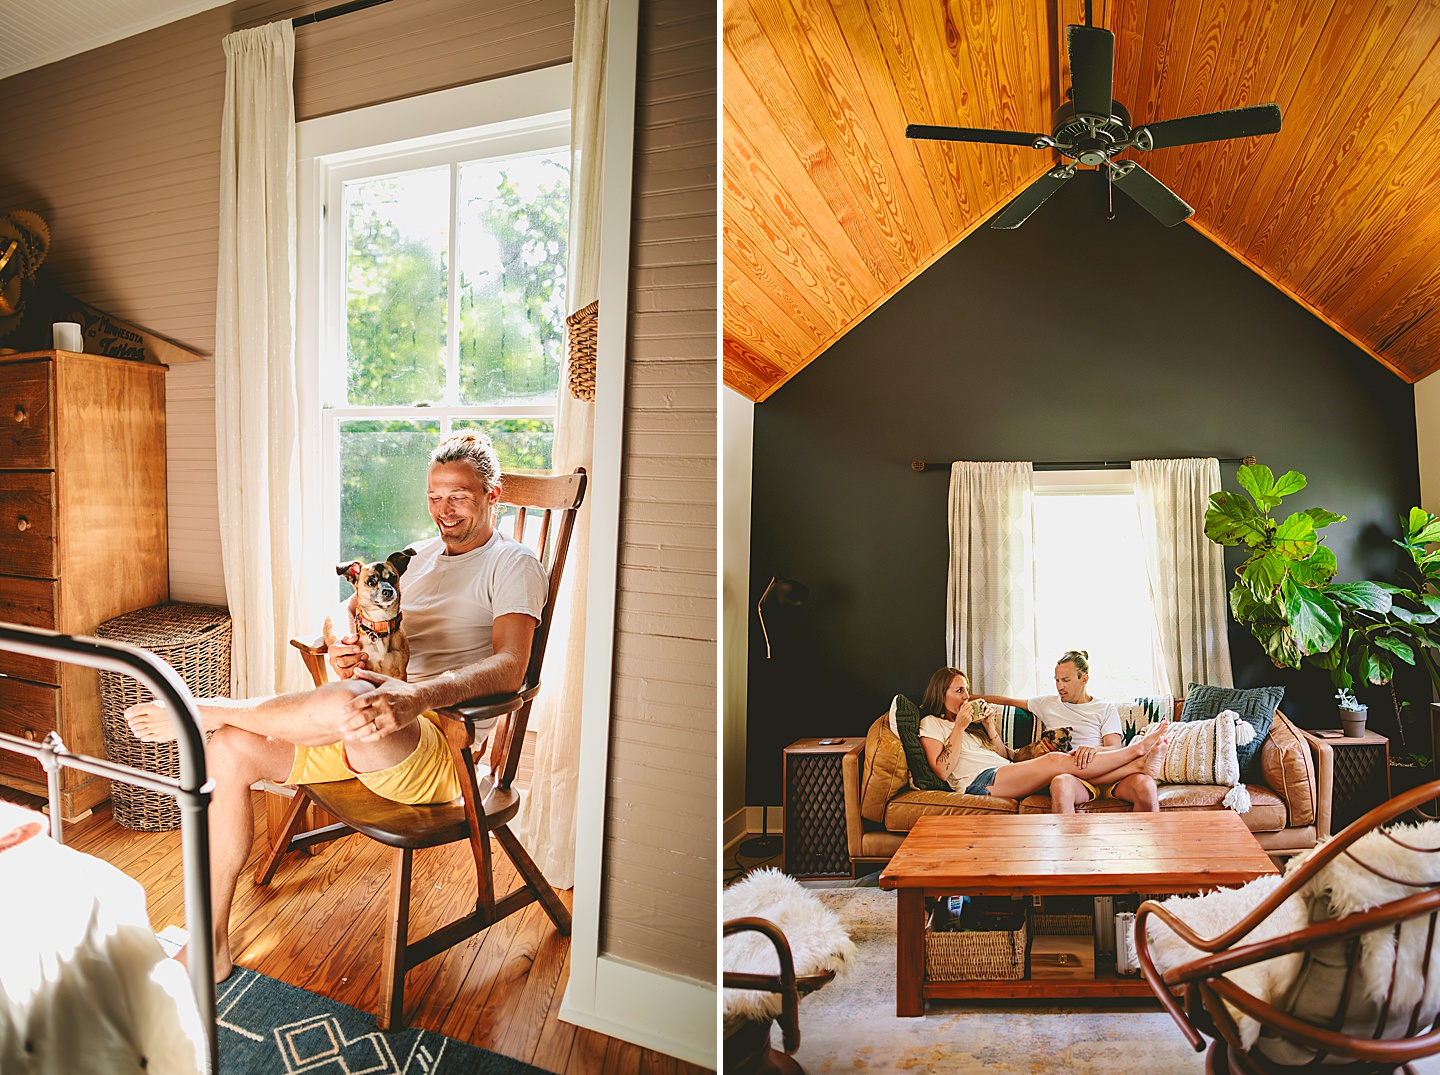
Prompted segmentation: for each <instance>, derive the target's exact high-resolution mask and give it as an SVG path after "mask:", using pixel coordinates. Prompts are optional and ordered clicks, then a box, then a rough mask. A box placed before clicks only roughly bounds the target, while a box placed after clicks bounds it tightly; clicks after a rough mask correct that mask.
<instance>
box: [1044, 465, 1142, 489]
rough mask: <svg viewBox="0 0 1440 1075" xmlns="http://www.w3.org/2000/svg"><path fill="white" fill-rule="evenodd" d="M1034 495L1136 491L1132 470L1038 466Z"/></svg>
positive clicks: (1127, 468)
mask: <svg viewBox="0 0 1440 1075" xmlns="http://www.w3.org/2000/svg"><path fill="white" fill-rule="evenodd" d="M1034 484H1035V495H1036V496H1094V495H1096V494H1105V493H1114V494H1116V495H1119V496H1123V495H1125V494H1127V493H1134V492H1135V472H1134V471H1133V470H1131V469H1130V468H1129V467H1126V468H1125V469H1124V470H1037V471H1035V472H1034Z"/></svg>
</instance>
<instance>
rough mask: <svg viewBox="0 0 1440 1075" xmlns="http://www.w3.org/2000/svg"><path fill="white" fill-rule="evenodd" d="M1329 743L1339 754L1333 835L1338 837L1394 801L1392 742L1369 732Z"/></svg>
mask: <svg viewBox="0 0 1440 1075" xmlns="http://www.w3.org/2000/svg"><path fill="white" fill-rule="evenodd" d="M1325 742H1326V743H1328V744H1329V745H1330V748H1331V749H1332V750H1333V751H1334V752H1335V783H1334V786H1333V787H1332V788H1331V789H1330V796H1331V798H1330V831H1331V832H1332V833H1335V832H1339V831H1340V830H1341V829H1343V828H1344V827H1345V826H1346V825H1348V824H1350V822H1352V821H1354V820H1355V819H1356V818H1357V817H1359V816H1360V815H1362V814H1365V813H1368V812H1369V811H1370V810H1373V809H1374V808H1375V807H1377V806H1379V805H1380V804H1381V803H1383V802H1385V801H1387V800H1388V799H1389V798H1390V740H1388V739H1386V738H1385V736H1383V735H1379V734H1377V733H1376V732H1372V731H1369V730H1368V729H1367V730H1366V732H1365V734H1364V735H1362V736H1359V737H1355V738H1352V737H1349V736H1346V737H1343V738H1339V739H1326V740H1325Z"/></svg>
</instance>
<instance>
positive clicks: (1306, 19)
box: [724, 0, 1440, 401]
mask: <svg viewBox="0 0 1440 1075" xmlns="http://www.w3.org/2000/svg"><path fill="white" fill-rule="evenodd" d="M1082 12H1083V4H1082V2H1081V0H1015V2H1013V3H1012V2H1004V3H1002V2H1000V0H726V2H725V16H724V18H725V26H724V47H725V81H724V87H725V89H724V101H725V195H724V197H725V203H724V232H725V276H724V286H725V316H724V368H725V383H726V384H728V385H730V386H731V387H732V388H734V389H735V390H737V391H739V392H741V393H742V394H744V395H746V396H748V397H749V398H751V399H753V400H757V401H758V400H763V399H765V398H766V397H767V396H768V395H769V394H770V393H772V392H773V391H775V389H776V388H778V387H779V386H780V385H782V384H784V383H785V382H786V381H787V380H789V378H791V377H792V376H794V375H795V374H796V372H798V371H799V370H800V369H801V368H803V367H804V366H805V365H806V364H807V363H809V362H810V361H812V360H813V359H815V358H816V357H817V356H819V355H820V354H821V353H822V352H823V351H824V350H825V349H826V348H827V347H829V346H830V345H831V344H832V343H834V342H835V341H836V340H837V339H838V338H839V337H840V336H842V335H844V333H845V332H847V331H848V330H849V329H850V328H852V327H853V326H854V325H855V324H857V323H858V322H859V321H861V320H863V319H864V317H865V316H866V315H867V314H868V313H870V311H872V310H874V309H875V308H876V307H877V306H878V305H880V304H881V303H882V302H884V301H885V300H886V299H887V298H889V297H890V296H891V295H893V294H894V293H895V292H896V291H897V290H899V289H900V288H901V287H903V286H904V285H905V284H906V283H907V282H908V281H909V280H911V279H913V278H914V277H915V276H916V275H917V274H919V273H920V272H923V271H924V270H925V268H926V267H927V266H929V265H930V264H931V263H932V262H934V261H935V260H936V259H937V258H938V257H940V256H941V255H942V254H944V253H945V252H946V251H947V250H949V249H950V248H951V247H952V246H954V244H955V243H957V242H959V241H960V240H961V239H963V238H964V237H965V236H966V235H968V234H969V233H970V232H971V231H972V230H974V229H975V228H977V227H979V226H981V225H982V224H984V223H985V221H986V219H987V218H988V217H989V216H990V215H991V214H992V213H994V212H995V211H996V210H997V209H999V208H1000V207H1001V206H1002V205H1004V204H1005V203H1006V202H1007V201H1009V200H1010V198H1011V197H1013V196H1014V195H1015V194H1016V193H1018V192H1019V191H1020V190H1021V189H1022V188H1024V187H1025V186H1026V185H1027V184H1028V183H1030V182H1031V181H1032V180H1034V179H1035V178H1036V177H1037V176H1039V175H1040V174H1041V173H1042V172H1044V171H1045V170H1046V169H1047V168H1048V167H1050V165H1051V163H1052V157H1051V156H1050V155H1049V154H1046V153H1042V152H1038V151H1036V150H1033V149H1027V148H1018V147H1010V146H998V145H962V144H949V143H940V142H913V141H909V140H907V139H906V138H905V137H904V131H905V124H906V123H907V122H916V123H937V124H952V125H958V126H969V127H995V128H1005V129H1009V130H1016V131H1034V132H1049V130H1050V114H1051V111H1052V110H1053V108H1054V107H1055V106H1056V104H1057V103H1058V102H1059V100H1060V94H1061V91H1063V89H1064V87H1066V86H1068V85H1069V73H1068V64H1067V63H1066V58H1065V50H1064V46H1063V40H1064V39H1063V26H1064V25H1065V24H1066V23H1079V22H1083V21H1084V19H1083V14H1082ZM1093 12H1094V21H1095V24H1096V25H1097V26H1104V27H1106V28H1107V29H1109V30H1111V31H1113V32H1114V34H1115V36H1116V46H1115V91H1114V95H1115V97H1116V99H1117V100H1119V101H1121V102H1122V103H1123V104H1125V105H1126V106H1127V107H1128V108H1129V109H1130V113H1131V115H1132V117H1133V122H1134V123H1135V124H1136V125H1137V126H1138V125H1140V124H1142V123H1144V122H1147V121H1154V120H1158V119H1173V118H1177V117H1180V116H1187V115H1194V114H1197V113H1203V112H1214V111H1219V110H1221V109H1225V108H1232V107H1237V106H1240V105H1248V104H1263V103H1265V102H1267V101H1277V102H1279V104H1280V107H1281V109H1282V111H1283V114H1284V129H1283V130H1282V131H1281V132H1280V133H1279V134H1276V135H1270V136H1266V137H1260V138H1245V139H1237V140H1232V141H1226V142H1217V143H1209V144H1203V145H1196V146H1182V147H1176V148H1172V149H1163V150H1155V151H1152V152H1150V153H1148V154H1141V153H1133V152H1132V153H1131V154H1129V156H1131V157H1133V158H1135V159H1138V160H1140V161H1142V162H1143V164H1144V165H1145V167H1146V168H1148V169H1149V170H1150V171H1151V172H1153V173H1154V174H1155V175H1156V176H1157V177H1158V178H1159V179H1160V180H1161V181H1163V182H1164V183H1166V184H1167V185H1168V186H1170V187H1171V188H1172V189H1174V190H1175V191H1176V192H1177V193H1178V194H1180V195H1181V197H1183V198H1184V199H1185V200H1186V201H1188V202H1189V203H1190V204H1191V205H1192V206H1194V207H1195V215H1194V216H1193V217H1192V218H1191V219H1190V221H1189V222H1188V223H1189V224H1190V225H1191V226H1193V227H1195V228H1197V229H1198V230H1199V231H1200V232H1202V233H1203V234H1204V235H1206V236H1208V237H1209V238H1210V239H1211V240H1212V241H1214V242H1215V243H1217V244H1219V245H1220V246H1221V247H1223V248H1224V249H1226V250H1228V251H1229V252H1230V253H1232V254H1233V255H1235V256H1236V257H1237V258H1239V259H1241V260H1242V261H1244V262H1245V263H1246V264H1247V265H1249V266H1250V267H1251V268H1253V269H1254V270H1255V271H1256V272H1258V273H1260V274H1261V275H1262V276H1264V277H1265V278H1266V279H1268V280H1270V281H1271V282H1272V283H1273V284H1275V285H1276V286H1277V287H1279V288H1280V289H1281V290H1283V291H1285V292H1286V293H1288V294H1289V295H1291V296H1292V297H1294V298H1295V299H1296V300H1298V301H1299V302H1301V303H1302V304H1303V305H1305V306H1306V307H1307V308H1308V309H1310V310H1311V312H1313V313H1315V314H1316V315H1317V316H1319V317H1321V318H1323V319H1324V320H1325V321H1326V322H1328V323H1329V324H1330V325H1332V326H1333V327H1335V328H1336V329H1338V330H1339V331H1340V332H1342V333H1343V334H1344V335H1345V336H1347V337H1348V338H1349V339H1350V340H1352V341H1353V342H1354V343H1356V344H1357V345H1359V346H1360V347H1361V348H1363V349H1364V350H1365V351H1367V352H1368V353H1369V354H1371V355H1373V356H1374V357H1375V358H1376V359H1377V360H1378V361H1380V362H1381V363H1383V364H1384V365H1385V366H1387V367H1388V368H1390V369H1391V370H1392V371H1394V372H1395V373H1396V374H1398V375H1399V376H1400V377H1402V378H1404V379H1405V380H1407V381H1415V380H1418V379H1419V378H1421V377H1423V376H1424V375H1425V374H1427V373H1429V372H1431V371H1432V370H1434V369H1437V368H1440V4H1437V3H1435V2H1434V0H1234V2H1231V3H1214V2H1213V0H1094V5H1093ZM1041 211H1043V209H1042V210H1041ZM1157 226H1158V225H1157ZM1182 226H1183V225H1182Z"/></svg>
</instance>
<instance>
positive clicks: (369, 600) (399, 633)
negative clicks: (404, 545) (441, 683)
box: [325, 549, 415, 679]
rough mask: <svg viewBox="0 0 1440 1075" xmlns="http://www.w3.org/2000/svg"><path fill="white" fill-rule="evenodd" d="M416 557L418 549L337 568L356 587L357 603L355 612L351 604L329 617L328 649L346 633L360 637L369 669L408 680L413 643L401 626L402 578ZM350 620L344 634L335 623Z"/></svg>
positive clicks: (340, 565) (353, 561)
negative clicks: (407, 671) (369, 562)
mask: <svg viewBox="0 0 1440 1075" xmlns="http://www.w3.org/2000/svg"><path fill="white" fill-rule="evenodd" d="M414 555H415V550H414V549H405V550H403V551H402V552H392V553H391V554H390V555H389V556H388V557H386V558H385V559H384V560H376V561H375V562H374V563H373V564H367V563H365V562H363V561H361V560H352V561H350V562H349V563H347V564H336V565H335V573H336V574H337V575H344V576H345V577H346V578H347V579H349V580H350V584H351V585H352V586H354V587H355V604H354V611H353V612H352V611H351V608H350V605H349V603H348V602H347V604H346V605H345V606H344V607H343V608H342V609H339V610H337V611H336V612H335V613H334V614H333V615H330V616H326V617H325V645H326V646H332V645H334V644H335V642H336V641H337V640H338V639H340V638H342V637H344V634H352V635H357V636H358V637H359V639H360V648H361V649H362V650H364V651H365V667H366V668H368V669H370V671H372V672H379V673H381V674H383V675H387V676H394V677H395V678H396V679H404V678H405V666H406V664H407V663H408V662H409V660H410V642H409V640H408V639H407V638H406V637H405V630H404V628H402V627H401V626H400V576H401V575H403V574H405V568H406V566H407V565H408V564H409V563H410V558H411V557H412V556H414ZM347 619H348V620H349V623H350V629H349V630H348V631H346V632H344V634H342V633H341V632H340V631H338V630H337V629H336V627H335V624H336V622H337V621H338V622H340V623H344V622H346V620H347Z"/></svg>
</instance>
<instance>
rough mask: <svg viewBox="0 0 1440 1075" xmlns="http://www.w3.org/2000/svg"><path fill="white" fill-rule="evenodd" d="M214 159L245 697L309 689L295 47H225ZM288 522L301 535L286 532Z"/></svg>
mask: <svg viewBox="0 0 1440 1075" xmlns="http://www.w3.org/2000/svg"><path fill="white" fill-rule="evenodd" d="M224 48H225V112H224V116H223V118H222V121H221V128H220V130H221V148H220V267H219V269H220V271H219V285H218V290H217V294H216V310H215V316H216V325H215V424H216V438H217V455H218V469H219V480H220V552H221V559H222V563H223V565H224V571H225V592H226V595H227V597H228V599H229V603H230V614H231V617H232V618H233V620H234V625H235V640H234V650H233V660H232V663H231V668H232V669H233V671H232V675H231V678H232V681H233V682H232V689H233V690H234V691H235V692H236V693H237V694H238V695H240V696H254V695H264V694H272V693H275V692H276V691H283V690H293V689H298V688H300V687H303V686H305V683H304V682H302V677H301V672H302V669H301V668H300V666H299V663H298V662H292V661H290V659H289V657H288V652H289V645H288V640H289V638H290V637H292V636H293V635H294V634H295V633H296V631H297V629H298V628H299V627H300V626H301V624H300V622H299V620H300V617H301V609H302V608H303V606H302V604H301V594H300V586H301V575H300V574H299V573H297V572H296V570H295V565H297V564H299V563H300V562H301V559H300V548H301V542H300V535H299V534H298V532H297V530H298V520H299V506H298V504H297V500H298V498H299V497H300V495H301V493H300V481H299V466H298V458H297V451H296V438H295V428H296V425H295V423H296V406H295V368H294V354H295V343H294V339H295V333H294V305H295V299H294V295H295V100H294V94H293V92H292V86H293V83H294V72H295V38H294V34H293V33H292V31H291V29H290V23H289V22H288V21H284V22H277V23H271V24H270V25H268V26H261V27H257V28H256V29H253V30H241V31H239V32H237V33H233V34H230V35H228V36H227V37H226V38H225V41H224ZM292 522H293V523H294V525H292Z"/></svg>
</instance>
